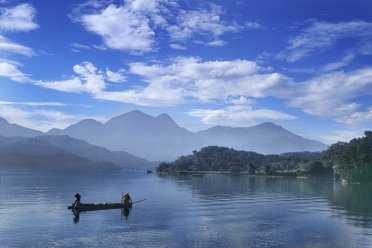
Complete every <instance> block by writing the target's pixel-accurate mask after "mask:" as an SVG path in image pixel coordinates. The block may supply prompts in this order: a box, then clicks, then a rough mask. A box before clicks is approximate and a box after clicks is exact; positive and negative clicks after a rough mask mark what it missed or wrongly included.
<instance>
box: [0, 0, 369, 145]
mask: <svg viewBox="0 0 372 248" xmlns="http://www.w3.org/2000/svg"><path fill="white" fill-rule="evenodd" d="M371 13H372V2H371V1H366V0H354V1H346V0H345V1H344V0H341V1H333V0H314V1H298V0H282V1H277V0H250V1H242V0H240V1H239V0H237V1H222V0H220V1H204V0H198V1H194V0H185V1H181V0H180V1H177V0H168V1H166V0H122V1H113V0H108V1H106V0H103V1H102V0H101V1H95V0H92V1H68V0H64V1H16V0H0V116H1V117H3V118H5V119H7V120H8V121H9V122H11V123H17V124H20V125H23V126H27V127H30V128H34V129H39V130H42V131H47V130H49V129H51V128H55V127H56V128H65V127H67V126H68V125H70V124H74V123H76V122H78V121H80V120H82V119H86V118H93V119H96V120H99V121H102V122H104V121H106V120H108V119H109V118H112V117H114V116H117V115H119V114H122V113H125V112H128V111H131V110H134V109H139V110H141V111H144V112H146V113H148V114H150V115H154V116H155V115H158V114H161V113H164V112H165V113H168V114H169V115H170V116H171V117H172V118H174V119H175V121H176V122H177V123H178V124H179V125H180V126H183V127H185V128H187V129H189V130H191V131H197V130H202V129H206V128H208V127H210V126H213V125H223V126H234V127H241V126H252V125H255V124H259V123H261V122H265V121H271V122H274V123H277V124H279V125H281V126H283V127H285V128H287V129H289V130H290V131H293V132H295V133H297V134H300V135H302V136H304V137H307V138H312V139H317V140H321V141H323V142H325V143H327V144H331V143H333V142H336V141H339V140H342V141H348V140H350V139H351V138H353V137H357V136H361V135H362V134H363V131H365V130H367V129H369V130H370V129H372V15H371Z"/></svg>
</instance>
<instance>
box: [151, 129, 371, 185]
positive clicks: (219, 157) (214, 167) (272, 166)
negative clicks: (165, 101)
mask: <svg viewBox="0 0 372 248" xmlns="http://www.w3.org/2000/svg"><path fill="white" fill-rule="evenodd" d="M156 171H157V172H158V173H190V174H194V175H197V174H204V173H232V174H246V175H266V176H293V177H299V176H323V177H334V178H335V179H341V180H344V181H348V182H372V131H366V132H364V136H363V137H361V138H355V139H352V140H351V141H350V142H338V143H335V144H333V145H331V146H330V147H329V148H328V149H327V150H325V151H322V152H293V153H285V154H280V155H263V154H259V153H256V152H250V151H237V150H234V149H232V148H227V147H220V146H207V147H204V148H202V149H200V150H199V151H193V152H192V154H190V155H186V156H181V157H179V158H177V159H176V160H175V161H173V162H162V163H160V164H159V165H158V166H157V168H156Z"/></svg>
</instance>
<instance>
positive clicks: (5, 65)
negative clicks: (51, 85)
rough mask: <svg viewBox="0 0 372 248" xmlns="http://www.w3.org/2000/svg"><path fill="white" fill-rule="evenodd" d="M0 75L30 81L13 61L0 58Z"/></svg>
mask: <svg viewBox="0 0 372 248" xmlns="http://www.w3.org/2000/svg"><path fill="white" fill-rule="evenodd" d="M0 77H5V78H9V79H11V80H14V81H17V82H28V81H30V79H29V77H28V75H26V74H24V73H23V72H21V71H20V70H18V68H17V66H16V65H15V64H13V63H9V62H6V61H1V60H0Z"/></svg>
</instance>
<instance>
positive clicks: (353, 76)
mask: <svg viewBox="0 0 372 248" xmlns="http://www.w3.org/2000/svg"><path fill="white" fill-rule="evenodd" d="M296 87H297V90H296V91H295V92H296V93H295V95H293V96H292V98H291V99H289V105H290V106H291V107H296V108H300V109H301V110H303V111H304V112H306V113H309V114H312V115H316V116H323V117H332V118H334V119H335V120H337V121H340V122H344V123H349V124H350V123H351V122H354V121H356V122H359V121H360V120H362V119H363V118H361V116H365V117H364V119H365V118H367V116H370V114H368V113H360V112H362V111H359V109H360V108H361V107H362V106H360V104H358V103H357V102H356V101H355V100H353V99H355V98H357V97H359V96H371V95H372V68H371V67H367V68H363V69H359V70H355V71H350V72H342V71H339V72H332V73H327V74H324V75H321V76H318V77H315V78H313V79H311V80H308V81H306V82H302V83H299V84H298V85H297V86H296ZM367 119H368V118H367Z"/></svg>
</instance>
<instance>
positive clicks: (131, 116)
mask: <svg viewBox="0 0 372 248" xmlns="http://www.w3.org/2000/svg"><path fill="white" fill-rule="evenodd" d="M153 118H154V117H152V116H150V115H148V114H145V113H143V112H141V111H139V110H133V111H130V112H128V113H124V114H121V115H119V116H116V117H113V118H111V119H110V120H109V121H107V122H106V123H105V124H106V125H111V124H112V123H117V122H126V121H129V120H132V121H148V120H150V119H153Z"/></svg>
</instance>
